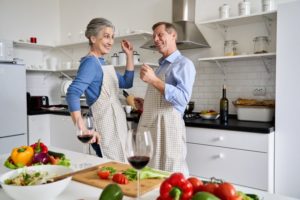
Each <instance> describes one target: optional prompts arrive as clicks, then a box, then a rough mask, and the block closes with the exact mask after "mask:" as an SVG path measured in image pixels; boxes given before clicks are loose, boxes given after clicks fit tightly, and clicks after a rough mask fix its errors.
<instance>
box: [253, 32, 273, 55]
mask: <svg viewBox="0 0 300 200" xmlns="http://www.w3.org/2000/svg"><path fill="white" fill-rule="evenodd" d="M253 42H254V53H268V47H269V42H270V40H269V38H268V37H267V36H258V37H255V38H254V40H253Z"/></svg>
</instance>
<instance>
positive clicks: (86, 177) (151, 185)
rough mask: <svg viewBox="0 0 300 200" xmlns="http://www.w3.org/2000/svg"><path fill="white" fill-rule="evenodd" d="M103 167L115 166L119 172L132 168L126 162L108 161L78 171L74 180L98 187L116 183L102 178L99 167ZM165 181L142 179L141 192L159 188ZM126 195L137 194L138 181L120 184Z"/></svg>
mask: <svg viewBox="0 0 300 200" xmlns="http://www.w3.org/2000/svg"><path fill="white" fill-rule="evenodd" d="M101 167H113V168H115V169H116V170H117V172H122V171H124V170H126V169H128V168H131V166H130V165H128V164H124V163H118V162H107V163H103V164H101V165H98V166H94V167H91V168H87V169H86V170H84V171H83V172H79V173H76V174H75V175H73V180H75V181H78V182H81V183H84V184H87V185H91V186H94V187H98V188H102V189H103V188H104V187H105V186H107V185H108V184H111V183H115V182H113V181H112V180H111V178H110V179H108V180H104V179H100V178H99V177H98V175H97V171H98V169H100V168H101ZM162 182H163V179H144V180H141V181H140V194H141V195H143V194H145V193H147V192H150V191H151V190H153V189H155V188H157V187H159V186H160V184H161V183H162ZM118 185H119V186H120V187H121V189H122V191H123V193H124V195H127V196H130V197H136V196H137V181H129V183H128V184H125V185H124V184H118Z"/></svg>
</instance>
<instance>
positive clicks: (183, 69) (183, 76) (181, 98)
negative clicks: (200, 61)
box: [164, 60, 196, 107]
mask: <svg viewBox="0 0 300 200" xmlns="http://www.w3.org/2000/svg"><path fill="white" fill-rule="evenodd" d="M170 76H171V77H172V83H168V82H166V83H165V91H164V97H165V100H166V101H168V102H170V103H171V104H172V105H173V106H175V107H185V106H186V104H187V103H188V101H189V99H190V98H191V95H192V90H193V84H194V80H195V76H196V70H195V67H194V64H193V63H192V61H190V60H185V61H184V62H180V64H179V65H178V66H175V67H173V69H172V70H171V72H170Z"/></svg>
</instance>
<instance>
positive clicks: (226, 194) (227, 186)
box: [215, 182, 237, 200]
mask: <svg viewBox="0 0 300 200" xmlns="http://www.w3.org/2000/svg"><path fill="white" fill-rule="evenodd" d="M215 194H216V195H217V196H218V197H219V198H221V199H224V200H231V198H233V197H236V196H237V194H236V190H235V188H234V186H233V185H232V184H231V183H228V182H224V183H221V184H219V187H218V189H217V190H216V193H215Z"/></svg>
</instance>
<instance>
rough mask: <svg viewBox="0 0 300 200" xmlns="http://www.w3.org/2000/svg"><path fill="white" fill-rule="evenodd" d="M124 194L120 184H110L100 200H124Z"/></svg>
mask: <svg viewBox="0 0 300 200" xmlns="http://www.w3.org/2000/svg"><path fill="white" fill-rule="evenodd" d="M122 199H123V192H122V189H121V188H120V186H119V185H118V184H109V185H107V186H106V187H105V188H104V189H103V191H102V193H101V195H100V197H99V200H122Z"/></svg>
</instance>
